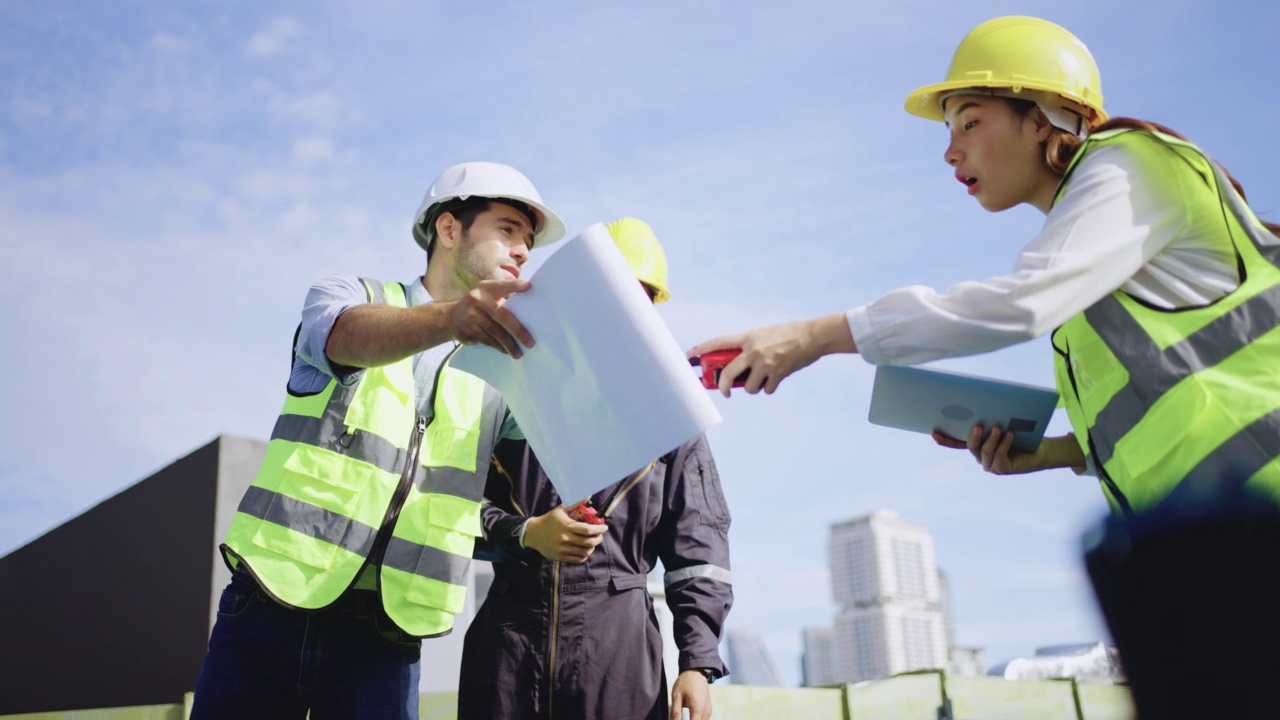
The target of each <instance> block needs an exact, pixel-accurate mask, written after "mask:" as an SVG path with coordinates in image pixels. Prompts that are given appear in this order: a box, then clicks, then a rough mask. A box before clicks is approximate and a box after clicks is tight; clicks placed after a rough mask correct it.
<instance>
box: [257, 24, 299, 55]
mask: <svg viewBox="0 0 1280 720" xmlns="http://www.w3.org/2000/svg"><path fill="white" fill-rule="evenodd" d="M302 33H303V27H302V25H301V24H300V23H299V22H298V21H297V20H295V19H293V18H292V17H289V16H285V17H280V18H276V19H274V20H272V21H271V22H269V23H268V24H267V26H266V27H264V28H263V29H261V30H259V31H258V32H256V33H254V35H253V37H251V38H249V40H248V42H246V43H245V46H244V47H245V52H246V53H247V54H248V55H249V57H253V58H270V57H275V56H277V55H280V54H282V53H284V52H286V50H287V46H288V45H289V44H290V42H291V41H292V40H293V39H294V38H297V37H298V36H300V35H301V34H302Z"/></svg>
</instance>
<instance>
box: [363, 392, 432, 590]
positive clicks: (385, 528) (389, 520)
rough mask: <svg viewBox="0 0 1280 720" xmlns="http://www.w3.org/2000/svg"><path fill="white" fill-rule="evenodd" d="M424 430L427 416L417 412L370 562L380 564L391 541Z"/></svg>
mask: <svg viewBox="0 0 1280 720" xmlns="http://www.w3.org/2000/svg"><path fill="white" fill-rule="evenodd" d="M426 432H427V416H426V415H423V414H421V413H419V414H418V416H417V421H416V423H415V425H414V427H413V436H412V437H410V438H409V452H408V457H407V460H406V462H405V464H404V469H402V470H401V471H400V483H399V484H398V485H396V491H395V494H394V495H392V496H391V505H390V506H388V507H387V514H386V517H384V518H383V519H382V527H380V528H378V537H377V538H376V539H375V540H374V543H373V552H371V553H369V562H370V564H373V565H381V564H382V556H383V554H384V553H385V552H386V551H387V544H388V543H390V542H391V530H392V528H394V527H395V526H396V520H397V519H399V517H400V510H401V508H403V507H404V501H405V499H406V498H407V497H408V496H409V488H410V487H412V486H413V475H414V471H415V470H416V469H417V467H418V455H419V453H420V451H421V449H422V436H423V435H425V434H426Z"/></svg>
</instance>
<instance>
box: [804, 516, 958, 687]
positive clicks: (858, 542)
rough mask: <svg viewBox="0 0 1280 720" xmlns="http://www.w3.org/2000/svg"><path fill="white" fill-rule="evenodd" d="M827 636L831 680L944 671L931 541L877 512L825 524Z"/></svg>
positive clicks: (943, 637)
mask: <svg viewBox="0 0 1280 720" xmlns="http://www.w3.org/2000/svg"><path fill="white" fill-rule="evenodd" d="M828 557H829V560H830V563H831V588H832V594H833V596H834V599H835V601H836V602H837V603H838V604H839V605H840V608H841V609H840V611H839V614H838V615H837V616H836V621H835V629H834V632H833V637H832V657H833V660H834V664H835V673H836V676H837V679H838V680H839V681H842V682H860V681H863V680H873V679H877V678H884V677H888V676H890V675H894V674H897V673H900V672H906V671H908V670H919V669H924V668H946V667H947V665H948V662H947V660H948V658H947V622H946V617H945V615H944V613H943V607H942V591H941V587H940V583H939V579H938V562H937V558H936V557H935V555H934V548H933V538H932V537H931V536H930V535H929V533H928V531H927V530H925V529H924V527H922V526H920V525H916V524H915V523H911V522H907V521H905V520H901V519H899V518H898V516H897V515H896V514H895V513H892V512H889V511H887V510H877V511H875V512H873V513H871V514H870V515H867V516H865V517H860V518H856V519H854V520H849V521H847V522H843V523H838V524H836V525H833V526H832V527H831V538H830V541H829V544H828Z"/></svg>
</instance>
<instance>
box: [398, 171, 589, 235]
mask: <svg viewBox="0 0 1280 720" xmlns="http://www.w3.org/2000/svg"><path fill="white" fill-rule="evenodd" d="M472 197H483V198H489V199H492V200H497V201H504V200H505V201H509V202H510V203H511V204H512V205H513V206H514V207H516V208H517V209H519V210H520V211H522V212H526V213H527V214H529V215H530V216H531V217H530V218H529V221H530V223H531V224H532V225H533V247H540V246H542V245H548V244H550V243H553V242H556V241H557V240H559V239H560V238H562V237H564V222H563V221H562V220H561V219H560V216H559V215H556V214H555V213H554V212H553V211H552V210H551V209H550V208H548V207H547V206H546V205H543V204H542V196H541V195H540V194H539V193H538V189H537V188H536V187H534V186H533V182H532V181H530V180H529V178H527V177H525V176H524V173H522V172H520V171H519V170H516V169H515V168H513V167H511V166H510V165H503V164H501V163H494V162H466V163H460V164H458V165H454V166H453V167H451V168H449V169H447V170H445V171H444V172H442V173H440V177H438V178H436V180H435V182H433V183H431V187H430V188H428V189H427V194H426V196H424V197H423V198H422V204H421V205H419V206H418V212H417V213H415V214H414V216H413V217H414V219H413V239H414V240H417V241H418V245H419V246H421V247H422V249H423V250H426V251H427V252H428V253H430V252H431V242H432V241H433V240H434V239H435V218H436V217H437V216H438V215H439V214H440V212H441V208H442V206H444V205H445V204H446V203H448V202H449V201H451V200H466V199H468V198H472Z"/></svg>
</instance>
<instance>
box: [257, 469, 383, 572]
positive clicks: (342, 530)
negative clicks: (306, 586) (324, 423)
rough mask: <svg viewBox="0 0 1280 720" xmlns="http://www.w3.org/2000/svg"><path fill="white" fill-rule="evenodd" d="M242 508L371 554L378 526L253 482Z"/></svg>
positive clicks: (358, 551)
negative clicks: (369, 524) (267, 488)
mask: <svg viewBox="0 0 1280 720" xmlns="http://www.w3.org/2000/svg"><path fill="white" fill-rule="evenodd" d="M238 509H239V511H240V512H242V513H244V514H246V515H252V516H253V517H256V518H258V519H260V520H265V521H266V522H269V523H274V524H276V525H280V526H282V527H286V528H289V529H290V530H294V531H296V532H300V533H302V534H303V535H306V536H307V537H311V538H316V539H318V540H323V541H325V542H327V543H329V544H331V545H337V546H338V547H341V548H343V549H345V550H350V551H351V552H353V553H355V554H357V555H360V556H361V557H365V556H368V554H369V551H370V550H371V549H373V539H374V537H375V536H377V534H378V530H377V528H374V527H370V526H368V525H365V524H364V523H361V522H356V521H355V520H352V519H351V518H348V517H347V516H345V515H343V514H341V513H336V512H333V511H332V510H325V509H324V508H322V507H318V506H316V505H312V504H311V503H308V502H303V501H302V500H298V499H297V498H291V497H289V496H288V495H281V494H279V493H274V492H272V491H270V490H266V489H263V488H260V487H257V486H253V485H251V486H250V487H249V489H248V490H246V491H245V494H244V497H243V498H242V499H241V500H240V507H239V508H238Z"/></svg>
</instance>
